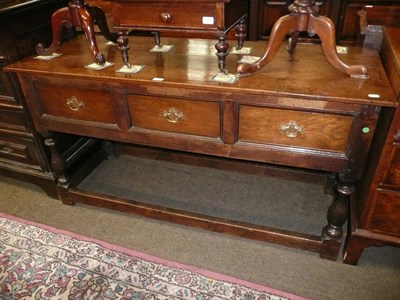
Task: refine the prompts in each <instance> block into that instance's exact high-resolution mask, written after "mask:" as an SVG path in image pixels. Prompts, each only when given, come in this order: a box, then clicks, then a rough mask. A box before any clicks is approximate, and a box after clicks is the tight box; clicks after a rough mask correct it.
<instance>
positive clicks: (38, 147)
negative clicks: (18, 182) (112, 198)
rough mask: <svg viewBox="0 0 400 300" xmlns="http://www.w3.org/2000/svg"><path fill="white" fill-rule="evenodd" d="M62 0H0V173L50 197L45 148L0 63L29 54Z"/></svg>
mask: <svg viewBox="0 0 400 300" xmlns="http://www.w3.org/2000/svg"><path fill="white" fill-rule="evenodd" d="M66 2H67V1H66V0H40V1H29V0H26V1H21V0H18V1H2V2H1V3H0V174H1V175H6V176H11V177H14V178H18V179H22V180H25V181H28V182H31V183H34V184H37V185H39V186H40V187H42V188H43V189H44V190H45V191H46V193H47V194H48V195H49V196H51V197H57V191H56V185H55V180H54V177H53V174H52V173H51V167H50V163H49V160H48V157H47V155H46V150H47V149H44V148H45V147H44V146H43V142H42V139H41V137H40V136H39V135H38V134H37V133H36V132H35V131H34V128H33V124H32V121H31V117H30V114H29V112H28V111H27V110H25V100H24V96H23V93H22V91H21V89H20V86H19V83H18V79H17V77H16V76H15V74H9V73H8V74H7V73H5V72H4V70H3V67H4V66H5V65H7V64H9V63H12V62H14V61H17V60H19V59H21V58H23V57H26V56H28V55H31V54H33V53H34V52H35V45H36V44H37V43H38V42H40V41H47V40H48V39H49V37H50V36H51V26H50V18H51V14H52V13H53V11H54V10H56V9H58V8H59V7H61V6H64V5H65V4H66ZM47 152H48V151H47Z"/></svg>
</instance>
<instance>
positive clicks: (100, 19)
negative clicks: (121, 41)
mask: <svg viewBox="0 0 400 300" xmlns="http://www.w3.org/2000/svg"><path fill="white" fill-rule="evenodd" d="M51 23H52V34H53V37H52V38H53V39H52V43H51V45H50V46H49V47H47V48H46V46H45V45H43V44H38V45H37V46H36V53H37V54H39V55H51V54H52V53H53V52H54V51H55V50H56V49H57V48H58V46H59V45H60V42H61V33H62V29H63V27H66V28H71V27H81V28H82V30H83V32H84V34H85V37H86V41H87V44H88V47H89V51H90V54H91V56H92V58H93V60H94V61H95V62H96V63H97V64H100V65H104V64H105V62H106V59H105V56H104V55H103V54H102V53H101V52H100V51H99V49H98V46H97V42H96V38H95V32H94V28H93V24H97V25H98V26H99V28H100V31H101V33H102V34H103V35H104V37H105V38H106V39H108V40H110V41H113V42H115V41H116V35H115V34H113V33H111V32H110V30H109V29H108V25H107V22H106V18H105V15H104V12H103V10H102V9H101V8H99V7H95V6H90V5H88V4H86V2H85V1H84V0H71V2H70V3H69V4H68V7H64V8H61V9H58V10H56V11H55V12H54V13H53V15H52V19H51Z"/></svg>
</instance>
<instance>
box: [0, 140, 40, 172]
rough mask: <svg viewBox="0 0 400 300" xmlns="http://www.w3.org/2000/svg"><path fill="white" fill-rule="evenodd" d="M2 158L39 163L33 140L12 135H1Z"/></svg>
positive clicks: (0, 154)
mask: <svg viewBox="0 0 400 300" xmlns="http://www.w3.org/2000/svg"><path fill="white" fill-rule="evenodd" d="M0 159H8V160H12V161H17V162H21V163H28V164H35V165H38V164H39V162H38V159H37V156H36V150H35V145H34V143H33V141H32V140H30V139H26V138H20V137H15V136H10V135H7V136H6V135H0Z"/></svg>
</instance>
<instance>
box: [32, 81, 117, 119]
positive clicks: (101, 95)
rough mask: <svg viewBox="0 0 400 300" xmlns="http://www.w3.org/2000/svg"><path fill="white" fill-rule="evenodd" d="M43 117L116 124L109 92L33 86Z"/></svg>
mask: <svg viewBox="0 0 400 300" xmlns="http://www.w3.org/2000/svg"><path fill="white" fill-rule="evenodd" d="M35 88H36V91H37V94H38V97H39V99H40V100H39V101H40V104H41V107H42V110H43V112H42V113H43V115H50V116H56V117H65V118H71V119H78V120H82V121H92V122H99V123H107V124H116V117H115V114H114V109H113V102H112V95H111V92H109V91H105V90H91V89H81V88H77V87H66V86H57V85H44V84H40V83H36V84H35Z"/></svg>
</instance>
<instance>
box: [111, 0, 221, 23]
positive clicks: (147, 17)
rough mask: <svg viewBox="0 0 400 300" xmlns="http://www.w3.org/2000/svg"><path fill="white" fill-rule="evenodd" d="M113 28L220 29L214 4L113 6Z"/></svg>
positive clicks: (181, 3)
mask: <svg viewBox="0 0 400 300" xmlns="http://www.w3.org/2000/svg"><path fill="white" fill-rule="evenodd" d="M113 12H114V25H115V26H124V27H154V28H160V29H164V28H165V29H167V28H169V29H174V28H176V29H184V28H186V29H217V28H218V26H217V25H218V20H217V19H216V18H217V13H216V4H215V3H196V5H194V3H184V2H180V3H177V4H175V3H171V1H166V2H165V3H164V2H157V3H146V2H144V3H137V4H127V3H124V4H123V5H119V4H114V10H113Z"/></svg>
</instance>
